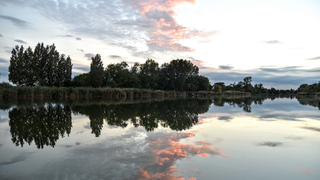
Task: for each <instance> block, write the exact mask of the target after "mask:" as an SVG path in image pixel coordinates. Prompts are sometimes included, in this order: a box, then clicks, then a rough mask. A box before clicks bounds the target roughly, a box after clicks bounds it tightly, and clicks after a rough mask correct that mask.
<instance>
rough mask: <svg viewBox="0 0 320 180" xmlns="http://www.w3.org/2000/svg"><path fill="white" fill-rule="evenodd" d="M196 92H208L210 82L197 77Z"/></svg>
mask: <svg viewBox="0 0 320 180" xmlns="http://www.w3.org/2000/svg"><path fill="white" fill-rule="evenodd" d="M198 84H199V85H198V91H209V86H210V82H209V79H208V78H207V77H205V76H198Z"/></svg>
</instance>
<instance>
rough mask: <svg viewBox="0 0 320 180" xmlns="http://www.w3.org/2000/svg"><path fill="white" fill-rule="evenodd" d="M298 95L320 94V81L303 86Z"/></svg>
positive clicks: (298, 90)
mask: <svg viewBox="0 0 320 180" xmlns="http://www.w3.org/2000/svg"><path fill="white" fill-rule="evenodd" d="M297 93H298V94H320V81H319V82H318V83H314V84H310V85H308V84H301V85H300V87H299V88H298V89H297Z"/></svg>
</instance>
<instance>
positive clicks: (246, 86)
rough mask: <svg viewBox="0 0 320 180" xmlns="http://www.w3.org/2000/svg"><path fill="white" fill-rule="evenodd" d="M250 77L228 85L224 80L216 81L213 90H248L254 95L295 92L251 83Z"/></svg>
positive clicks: (220, 91)
mask: <svg viewBox="0 0 320 180" xmlns="http://www.w3.org/2000/svg"><path fill="white" fill-rule="evenodd" d="M251 82H252V77H251V76H247V77H245V78H244V79H243V81H239V82H238V83H235V82H234V83H233V84H229V85H225V83H224V82H216V83H214V85H213V91H215V92H219V93H223V92H226V91H240V92H248V93H251V94H254V95H290V94H295V90H293V89H290V90H279V89H275V88H273V87H271V88H265V87H263V84H262V83H259V84H254V85H252V84H251Z"/></svg>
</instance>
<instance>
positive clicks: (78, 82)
mask: <svg viewBox="0 0 320 180" xmlns="http://www.w3.org/2000/svg"><path fill="white" fill-rule="evenodd" d="M71 85H72V86H75V87H88V86H90V85H91V83H90V76H89V73H83V74H79V75H77V76H75V77H74V78H73V79H72V82H71Z"/></svg>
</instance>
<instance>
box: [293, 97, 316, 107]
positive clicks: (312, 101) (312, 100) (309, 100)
mask: <svg viewBox="0 0 320 180" xmlns="http://www.w3.org/2000/svg"><path fill="white" fill-rule="evenodd" d="M297 100H298V101H299V103H300V104H301V105H310V106H313V107H318V108H319V110H320V97H319V96H318V97H316V96H313V97H305V96H297Z"/></svg>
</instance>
